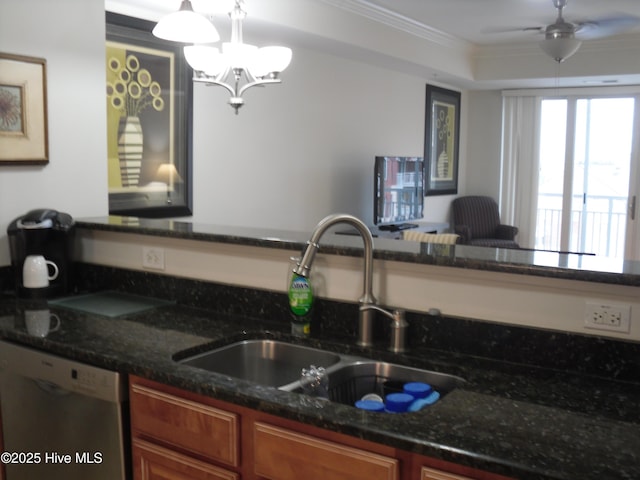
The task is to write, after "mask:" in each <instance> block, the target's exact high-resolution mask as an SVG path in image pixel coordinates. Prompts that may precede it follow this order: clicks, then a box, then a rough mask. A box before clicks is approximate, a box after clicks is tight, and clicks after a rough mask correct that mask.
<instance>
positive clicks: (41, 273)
mask: <svg viewBox="0 0 640 480" xmlns="http://www.w3.org/2000/svg"><path fill="white" fill-rule="evenodd" d="M49 267H51V268H52V270H53V273H52V274H51V275H50V274H49ZM56 278H58V266H57V265H56V264H55V263H53V262H52V261H51V260H46V259H45V258H44V257H43V256H42V255H29V256H27V258H25V260H24V265H23V266H22V284H23V285H24V286H25V287H27V288H44V287H48V286H49V280H55V279H56Z"/></svg>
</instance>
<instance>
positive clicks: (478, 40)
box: [368, 0, 640, 45]
mask: <svg viewBox="0 0 640 480" xmlns="http://www.w3.org/2000/svg"><path fill="white" fill-rule="evenodd" d="M368 3H370V4H373V5H376V6H378V7H380V8H385V9H388V10H390V11H393V12H394V13H396V14H398V15H402V16H405V17H407V18H410V19H412V20H414V21H416V22H419V23H422V24H424V25H429V26H430V27H432V28H435V29H437V30H440V31H442V32H446V33H448V34H450V35H453V36H455V37H458V38H461V39H464V40H467V41H469V42H471V43H473V44H476V45H492V44H500V43H502V44H507V43H510V42H513V41H528V40H531V41H533V40H536V39H539V38H540V35H538V34H536V33H534V32H522V31H520V32H517V31H516V32H511V33H505V32H503V33H495V32H494V33H491V31H492V30H500V29H511V28H513V29H518V28H523V27H536V26H546V25H548V24H550V23H553V21H554V20H555V18H556V16H557V11H556V9H555V7H554V6H553V3H552V0H368ZM617 15H631V16H635V17H638V18H640V1H638V0H568V2H567V7H566V8H565V9H564V18H565V20H566V21H569V22H580V21H585V20H598V19H601V18H607V17H611V16H617ZM635 31H636V32H640V23H639V25H638V26H637V27H636V28H635Z"/></svg>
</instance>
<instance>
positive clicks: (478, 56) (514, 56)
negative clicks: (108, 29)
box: [105, 0, 640, 88]
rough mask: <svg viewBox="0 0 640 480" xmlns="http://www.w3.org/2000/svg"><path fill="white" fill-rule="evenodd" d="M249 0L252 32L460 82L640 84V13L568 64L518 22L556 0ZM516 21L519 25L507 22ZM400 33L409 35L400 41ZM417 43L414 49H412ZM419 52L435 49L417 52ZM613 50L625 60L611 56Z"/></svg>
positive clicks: (164, 1) (613, 12)
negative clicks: (628, 25) (375, 37)
mask: <svg viewBox="0 0 640 480" xmlns="http://www.w3.org/2000/svg"><path fill="white" fill-rule="evenodd" d="M230 1H232V0H192V3H193V6H194V9H195V10H196V11H199V12H202V13H214V12H217V13H220V12H221V11H225V10H227V9H228V5H229V2H230ZM179 4H180V0H105V5H106V8H107V10H111V11H116V12H119V13H125V14H128V15H133V16H139V17H142V18H148V19H151V20H157V19H158V18H160V17H161V16H162V15H164V14H165V13H168V12H171V11H174V10H177V9H178V7H179ZM245 4H246V8H247V11H248V17H247V28H246V30H247V31H248V30H249V26H250V25H251V28H257V27H260V28H261V29H262V31H263V32H267V34H268V33H269V31H270V29H272V30H274V31H275V30H278V29H279V35H278V36H279V37H280V38H282V39H283V40H285V41H286V36H287V35H291V36H292V38H294V36H295V39H296V41H298V42H299V41H300V40H301V39H302V38H303V37H304V41H305V44H306V45H308V46H312V47H313V48H320V49H325V50H327V51H329V52H331V53H340V54H343V55H346V56H348V55H349V54H350V53H351V54H352V55H357V56H358V58H360V59H362V58H365V61H373V62H378V63H383V64H385V65H384V66H387V67H392V68H396V69H405V70H406V71H407V72H408V73H412V74H418V75H421V76H426V77H438V78H439V79H440V80H441V81H443V82H445V83H452V84H454V85H459V86H461V87H463V88H522V87H544V86H558V85H559V83H560V82H559V81H558V78H559V77H562V78H563V80H562V86H584V84H585V83H589V84H598V83H606V84H614V83H618V84H623V85H628V84H640V60H639V58H638V53H637V52H640V22H639V23H638V26H636V27H634V28H633V29H630V30H628V31H626V32H624V33H623V34H619V35H617V36H615V37H607V38H605V39H596V40H587V41H585V42H584V43H583V45H582V47H581V48H580V50H579V51H578V53H577V54H576V55H574V57H571V58H570V59H568V60H567V61H565V62H563V63H562V64H561V68H562V70H560V67H558V65H557V64H556V63H555V62H553V60H551V59H550V58H548V57H546V56H545V55H544V54H543V53H541V51H540V49H539V48H538V42H539V41H540V40H541V39H542V38H543V35H542V34H540V33H537V32H533V31H521V30H519V29H522V28H525V27H543V26H545V25H548V24H550V23H553V22H554V20H555V18H556V13H557V12H556V10H555V7H554V6H553V3H552V0H245ZM227 11H228V10H227ZM307 13H308V15H306V14H307ZM618 15H625V16H633V17H637V18H639V19H640V0H568V4H567V7H566V8H565V11H564V17H565V20H567V21H569V22H581V21H587V20H589V21H593V20H599V19H603V18H608V17H613V16H618ZM216 16H218V18H220V17H222V15H215V16H214V17H213V19H214V22H215V23H216V25H217V26H218V22H222V20H216ZM250 21H252V22H253V23H249V22H250ZM365 22H367V23H368V30H367V28H365V27H366V25H365ZM254 26H257V27H254ZM510 29H513V30H514V31H509V32H505V31H500V30H510ZM245 34H246V33H245ZM378 34H379V35H380V36H381V38H382V36H385V37H384V38H385V41H384V42H383V43H384V44H382V45H381V46H379V47H378V46H375V45H374V44H375V43H376V42H375V41H374V40H373V37H372V35H378ZM358 35H362V36H364V35H366V36H367V40H366V41H365V40H363V38H360V39H358V38H357V36H358ZM398 35H404V37H405V38H403V39H402V42H399V41H398V39H397V36H398ZM387 37H388V38H387ZM396 44H398V47H397V51H393V50H392V47H393V46H395V45H396ZM414 46H415V51H416V52H417V53H415V54H414V58H411V57H410V56H409V54H410V52H412V51H413V47H414ZM434 46H438V47H439V48H440V50H442V47H443V46H444V48H445V50H446V58H445V56H444V55H443V58H441V59H438V56H439V55H438V53H439V51H438V50H431V48H433V47H434ZM422 53H424V56H425V57H426V56H427V54H430V55H431V56H430V58H420V57H422V56H423V55H422ZM612 53H613V54H614V56H615V57H616V58H617V57H620V59H619V62H617V63H615V62H614V63H613V64H612V63H611V61H610V60H611V57H612ZM622 56H625V57H624V58H622ZM600 65H602V67H601V68H600V69H599V68H597V67H598V66H600Z"/></svg>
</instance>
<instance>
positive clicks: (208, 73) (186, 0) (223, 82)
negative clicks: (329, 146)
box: [153, 0, 292, 115]
mask: <svg viewBox="0 0 640 480" xmlns="http://www.w3.org/2000/svg"><path fill="white" fill-rule="evenodd" d="M176 14H181V15H180V16H181V17H182V18H181V20H183V19H184V20H185V23H186V24H187V26H186V27H185V28H186V30H182V28H183V27H178V26H171V25H172V24H170V23H166V21H168V20H169V19H170V18H171V17H172V16H174V15H176ZM191 14H193V15H195V16H196V17H199V19H195V18H194V17H193V16H192V15H191ZM229 17H230V18H231V40H230V41H229V42H224V43H223V44H222V48H221V49H219V48H218V47H213V46H211V45H206V44H209V43H213V42H216V41H217V40H218V39H219V36H218V35H217V31H216V30H215V27H214V26H213V24H212V23H211V22H209V21H208V20H207V19H206V18H205V17H203V16H202V15H199V14H198V13H195V12H194V11H193V9H192V8H191V2H190V0H183V2H182V6H181V7H180V10H179V11H178V12H174V13H171V14H169V15H167V16H166V17H163V18H162V19H161V20H160V21H159V22H158V24H157V25H156V27H155V28H154V29H153V34H154V35H156V36H158V37H160V38H165V39H168V40H173V41H177V42H183V43H191V44H193V45H188V46H185V47H184V55H185V58H186V60H187V63H189V65H190V66H191V68H193V70H194V72H195V75H194V78H193V81H194V82H201V83H204V84H207V85H217V86H220V87H223V88H226V89H227V90H228V91H229V94H230V98H229V105H231V106H232V107H233V109H234V110H235V113H236V115H237V114H238V109H239V108H240V107H242V105H244V99H243V98H242V94H243V93H244V92H245V91H246V90H247V89H249V88H251V87H255V86H257V85H268V84H273V83H281V82H282V80H280V77H279V75H280V72H282V71H283V70H284V69H286V68H287V67H288V66H289V63H290V62H291V56H292V54H291V49H290V48H287V47H277V46H267V47H262V48H258V47H256V46H254V45H249V44H246V43H244V42H243V38H242V21H243V20H244V18H245V17H246V11H245V10H244V2H243V0H235V3H234V6H233V10H231V12H230V13H229ZM201 20H204V21H205V22H206V23H208V24H209V25H210V26H211V28H212V29H213V31H214V32H215V35H212V34H211V31H209V35H210V37H208V38H214V37H215V36H217V38H215V39H213V40H211V39H206V40H202V39H197V40H194V39H193V38H194V36H197V35H195V31H196V27H197V25H198V24H201V23H202V22H201ZM191 21H193V23H192V24H191V25H192V26H188V25H189V24H190V22H191ZM167 25H168V26H167ZM173 25H176V24H173ZM197 28H198V29H199V30H198V31H200V32H201V31H203V30H205V31H206V29H204V28H203V29H201V30H200V27H197ZM156 30H158V32H156ZM167 30H168V32H167ZM163 35H164V36H163ZM202 36H203V37H204V36H206V34H204V33H203V34H202Z"/></svg>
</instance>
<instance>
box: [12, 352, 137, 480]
mask: <svg viewBox="0 0 640 480" xmlns="http://www.w3.org/2000/svg"><path fill="white" fill-rule="evenodd" d="M126 398H127V389H126V383H125V378H124V376H123V375H120V374H118V373H116V372H112V371H109V370H104V369H101V368H96V367H93V366H90V365H84V364H82V363H78V362H75V361H71V360H68V359H65V358H62V357H58V356H54V355H50V354H46V353H43V352H41V351H38V350H34V349H31V348H26V347H23V346H18V345H15V344H12V343H8V342H5V341H0V408H1V412H2V416H1V421H2V434H3V445H4V448H3V452H2V453H1V454H0V460H1V461H2V465H3V466H4V468H5V473H6V480H43V479H47V480H63V479H64V480H80V479H82V480H86V479H91V480H125V479H128V478H129V473H128V472H129V461H128V452H129V448H128V442H127V438H128V433H126V432H128V427H127V424H128V421H127V410H126V408H123V406H124V403H125V401H126Z"/></svg>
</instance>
